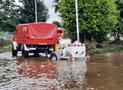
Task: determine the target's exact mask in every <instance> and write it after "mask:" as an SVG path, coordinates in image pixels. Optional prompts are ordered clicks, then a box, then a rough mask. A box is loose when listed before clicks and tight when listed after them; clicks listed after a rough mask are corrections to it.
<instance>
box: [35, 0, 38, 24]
mask: <svg viewBox="0 0 123 90" xmlns="http://www.w3.org/2000/svg"><path fill="white" fill-rule="evenodd" d="M35 22H38V20H37V0H35Z"/></svg>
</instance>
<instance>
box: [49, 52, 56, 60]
mask: <svg viewBox="0 0 123 90" xmlns="http://www.w3.org/2000/svg"><path fill="white" fill-rule="evenodd" d="M50 59H51V60H58V57H57V55H56V53H52V54H51V55H50Z"/></svg>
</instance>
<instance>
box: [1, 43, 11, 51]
mask: <svg viewBox="0 0 123 90" xmlns="http://www.w3.org/2000/svg"><path fill="white" fill-rule="evenodd" d="M10 50H11V46H10V44H5V45H3V46H0V52H5V51H10Z"/></svg>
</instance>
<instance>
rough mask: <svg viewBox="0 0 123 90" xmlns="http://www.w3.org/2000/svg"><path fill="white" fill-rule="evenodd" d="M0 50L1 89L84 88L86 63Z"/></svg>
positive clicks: (70, 89) (65, 89) (81, 89)
mask: <svg viewBox="0 0 123 90" xmlns="http://www.w3.org/2000/svg"><path fill="white" fill-rule="evenodd" d="M10 54H11V53H2V54H0V90H85V86H86V81H87V80H86V78H85V74H86V71H87V70H86V69H87V68H86V63H85V61H83V60H77V61H73V62H71V61H67V60H60V61H51V60H48V59H46V58H41V57H29V58H26V59H24V58H23V57H17V58H12V57H11V55H10Z"/></svg>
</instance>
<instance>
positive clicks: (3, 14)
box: [0, 0, 19, 31]
mask: <svg viewBox="0 0 123 90" xmlns="http://www.w3.org/2000/svg"><path fill="white" fill-rule="evenodd" d="M18 8H19V7H18V6H17V5H16V4H15V0H1V1H0V31H14V30H15V25H16V24H17V20H18V15H19V14H18Z"/></svg>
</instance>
